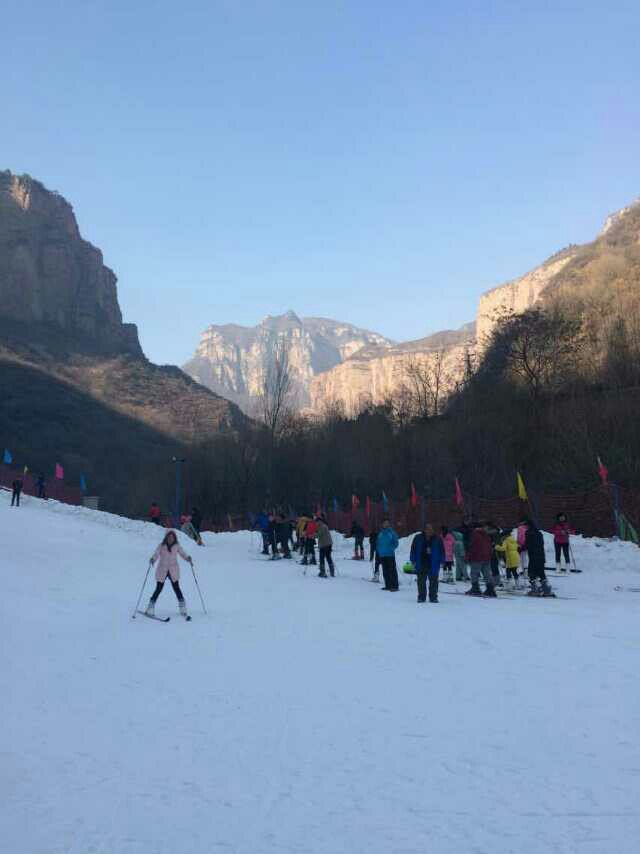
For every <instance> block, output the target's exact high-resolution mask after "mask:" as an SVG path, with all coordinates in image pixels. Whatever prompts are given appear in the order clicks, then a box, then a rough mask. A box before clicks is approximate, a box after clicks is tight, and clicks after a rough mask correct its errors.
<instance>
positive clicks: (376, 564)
mask: <svg viewBox="0 0 640 854" xmlns="http://www.w3.org/2000/svg"><path fill="white" fill-rule="evenodd" d="M377 541H378V531H377V529H376V528H371V533H370V534H369V563H373V577H372V579H371V580H372V581H380V567H381V566H382V561H381V560H380V557H379V555H378V550H377V549H376V543H377Z"/></svg>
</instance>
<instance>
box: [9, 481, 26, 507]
mask: <svg viewBox="0 0 640 854" xmlns="http://www.w3.org/2000/svg"><path fill="white" fill-rule="evenodd" d="M22 486H23V484H22V478H21V477H17V478H16V479H15V480H14V481H13V483H12V484H11V488H12V490H13V492H12V493H11V506H12V507H13V506H14V504H15V506H16V507H20V495H21V494H22Z"/></svg>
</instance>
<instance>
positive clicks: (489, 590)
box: [482, 584, 498, 599]
mask: <svg viewBox="0 0 640 854" xmlns="http://www.w3.org/2000/svg"><path fill="white" fill-rule="evenodd" d="M482 595H483V596H485V597H486V598H487V599H497V598H498V594H497V593H496V588H495V587H494V586H493V585H492V584H487V586H486V588H485V591H484V593H483V594H482Z"/></svg>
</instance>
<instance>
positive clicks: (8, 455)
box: [2, 448, 13, 466]
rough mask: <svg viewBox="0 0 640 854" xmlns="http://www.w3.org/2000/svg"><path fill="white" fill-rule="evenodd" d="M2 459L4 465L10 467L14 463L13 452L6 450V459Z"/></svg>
mask: <svg viewBox="0 0 640 854" xmlns="http://www.w3.org/2000/svg"><path fill="white" fill-rule="evenodd" d="M2 459H3V461H4V464H5V465H6V466H10V465H11V463H12V462H13V457H12V456H11V451H9V450H8V449H7V448H5V449H4V457H3V458H2Z"/></svg>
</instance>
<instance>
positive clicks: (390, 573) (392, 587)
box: [376, 519, 400, 593]
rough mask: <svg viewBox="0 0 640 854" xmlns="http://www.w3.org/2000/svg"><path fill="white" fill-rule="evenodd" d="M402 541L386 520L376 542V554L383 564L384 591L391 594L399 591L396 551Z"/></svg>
mask: <svg viewBox="0 0 640 854" xmlns="http://www.w3.org/2000/svg"><path fill="white" fill-rule="evenodd" d="M399 543H400V540H399V539H398V535H397V534H396V532H395V531H394V530H393V528H392V527H391V522H390V521H389V520H388V519H385V520H384V521H383V523H382V528H381V529H380V533H379V534H378V539H377V540H376V552H377V553H378V557H379V558H380V563H381V564H382V575H383V577H384V587H382V588H381V589H382V590H388V591H389V592H390V593H396V592H397V590H398V567H397V566H396V549H397V548H398V545H399Z"/></svg>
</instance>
